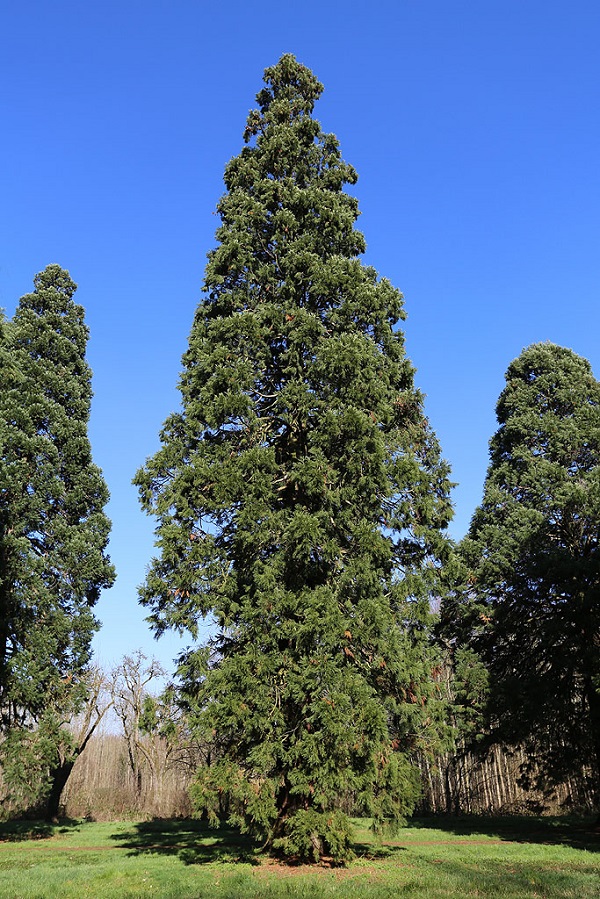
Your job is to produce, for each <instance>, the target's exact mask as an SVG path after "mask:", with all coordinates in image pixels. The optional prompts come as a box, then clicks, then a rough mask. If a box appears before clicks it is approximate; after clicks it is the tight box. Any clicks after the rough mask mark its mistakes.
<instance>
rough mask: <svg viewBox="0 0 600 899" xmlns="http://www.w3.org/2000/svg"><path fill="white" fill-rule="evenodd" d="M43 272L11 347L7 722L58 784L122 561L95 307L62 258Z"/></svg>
mask: <svg viewBox="0 0 600 899" xmlns="http://www.w3.org/2000/svg"><path fill="white" fill-rule="evenodd" d="M34 283H35V290H34V292H33V293H30V294H27V295H26V296H24V297H22V298H21V300H20V302H19V305H18V308H17V311H16V313H15V315H14V318H13V319H12V320H11V321H10V322H8V323H6V324H5V338H4V341H3V346H2V353H3V355H2V368H1V373H0V375H1V379H2V395H1V396H0V406H1V410H2V415H1V425H0V441H1V445H0V501H1V505H0V515H1V517H0V727H1V730H2V732H3V733H4V735H5V739H4V741H3V743H2V749H3V755H4V760H5V765H6V772H9V774H10V773H11V772H12V773H13V774H14V778H15V779H16V780H18V779H19V778H20V779H21V781H23V783H25V782H26V780H27V765H26V764H25V763H26V760H27V755H28V750H29V749H31V753H30V755H31V758H32V759H34V757H35V760H36V764H39V763H40V758H41V757H42V756H43V759H44V761H43V764H42V768H44V767H45V768H46V769H48V768H49V769H50V770H51V777H50V781H48V783H47V784H46V786H47V787H48V788H49V787H50V785H51V783H50V782H51V780H52V778H53V777H54V776H55V775H56V776H58V771H57V770H54V769H56V767H57V765H58V766H60V764H59V758H58V754H57V753H58V749H57V747H58V744H59V743H60V742H61V741H62V742H63V743H64V734H62V733H61V723H62V721H63V719H64V717H65V716H67V717H68V715H69V714H71V713H72V712H73V711H74V710H76V708H77V704H78V701H79V700H80V699H81V697H82V695H83V693H84V691H85V684H84V681H85V678H84V677H83V675H84V673H85V671H86V669H87V666H88V662H89V658H90V642H91V639H92V636H93V634H94V632H95V631H96V629H97V627H98V623H97V621H96V619H95V617H94V614H93V607H94V605H95V603H96V601H97V599H98V597H99V594H100V590H101V589H102V588H103V587H106V586H109V585H110V584H111V583H112V581H113V580H114V571H113V568H112V566H111V565H110V563H109V561H108V559H107V557H106V555H105V548H106V544H107V540H108V533H109V527H110V524H109V521H108V519H107V518H106V516H105V514H104V512H103V507H104V505H105V504H106V502H107V499H108V492H107V489H106V485H105V483H104V480H103V478H102V474H101V472H100V470H99V469H98V468H97V467H96V466H95V465H94V464H93V463H92V459H91V451H90V444H89V440H88V436H87V425H88V418H89V412H90V399H91V372H90V369H89V367H88V365H87V363H86V361H85V349H86V344H87V338H88V330H87V327H86V325H85V323H84V318H83V308H82V307H81V306H79V305H77V304H76V303H75V302H74V300H73V294H74V292H75V289H76V285H75V284H74V283H73V281H72V280H71V278H70V277H69V274H68V272H66V271H64V270H62V269H61V268H60V267H59V266H58V265H50V266H48V267H47V268H46V269H45V270H44V271H43V272H41V274H38V275H37V276H36V278H35V282H34ZM34 744H35V745H34ZM9 756H10V758H9ZM6 772H5V773H6ZM31 786H32V787H34V786H36V785H34V784H31ZM37 786H39V784H38V785H37ZM34 792H35V791H32V795H33V793H34Z"/></svg>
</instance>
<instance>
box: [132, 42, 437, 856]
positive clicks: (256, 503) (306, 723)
mask: <svg viewBox="0 0 600 899" xmlns="http://www.w3.org/2000/svg"><path fill="white" fill-rule="evenodd" d="M264 80H265V87H264V89H263V90H262V91H261V92H260V93H259V94H258V96H257V102H258V109H255V110H253V111H252V112H251V113H250V115H249V117H248V122H247V127H246V130H245V134H244V139H245V144H246V145H245V147H244V148H243V149H242V151H241V153H240V154H239V156H237V157H235V158H234V159H232V161H231V162H230V163H229V164H228V165H227V167H226V170H225V185H226V188H227V192H226V193H225V195H224V196H223V197H222V199H221V201H220V202H219V205H218V213H219V215H220V218H221V226H220V227H219V229H218V231H217V241H218V246H217V248H216V249H214V250H213V251H212V252H211V253H210V254H209V261H208V265H207V268H206V277H205V284H204V298H203V300H202V301H201V303H200V305H199V307H198V309H197V311H196V315H195V319H194V323H193V327H192V331H191V335H190V339H189V349H188V350H187V352H186V354H185V355H184V358H183V366H184V368H183V374H182V376H181V381H180V390H181V398H182V408H181V411H180V412H177V413H175V414H174V415H172V416H171V417H170V418H169V419H168V420H167V422H166V424H165V426H164V429H163V431H162V433H161V441H162V447H161V449H160V450H159V451H158V452H157V454H156V455H155V456H154V457H153V458H152V459H150V460H149V461H148V462H147V464H146V466H145V468H144V469H142V470H141V471H140V472H139V473H138V475H137V477H136V483H137V484H138V486H139V489H140V495H141V501H142V504H143V506H144V508H145V509H146V510H147V511H148V512H150V513H151V514H153V515H155V516H156V517H157V518H158V527H157V547H158V554H157V558H155V559H154V561H153V562H152V565H151V568H150V570H149V573H148V577H147V580H146V583H145V585H144V587H143V588H142V591H141V597H142V602H143V603H144V604H145V605H146V606H147V607H148V608H149V609H150V610H151V613H152V615H151V620H152V622H153V624H154V627H155V628H156V630H157V631H158V632H159V633H160V632H161V631H162V630H164V629H165V628H175V629H177V630H180V631H183V630H185V629H187V630H189V631H190V632H191V634H192V635H194V636H196V635H197V632H198V624H199V621H200V620H201V619H202V618H203V617H204V616H207V615H210V616H212V619H214V622H215V624H216V628H217V634H216V636H215V637H214V639H213V640H212V642H211V644H210V646H209V647H208V648H207V650H206V651H205V652H202V651H198V652H196V653H192V654H191V655H190V656H189V657H188V658H187V659H186V660H185V662H184V665H183V668H182V671H183V674H184V676H185V678H186V686H187V697H188V701H189V702H190V704H191V707H192V709H194V710H195V713H196V715H197V721H198V727H199V728H201V729H203V732H204V733H205V734H206V735H208V736H210V735H213V737H214V742H215V744H216V751H217V756H218V762H217V763H216V764H213V765H211V767H210V768H207V769H205V770H204V771H202V772H200V774H199V777H198V781H197V785H196V789H195V798H196V801H197V804H198V807H199V809H202V810H204V811H206V812H208V814H209V816H212V817H213V819H215V818H216V814H217V809H218V808H220V807H222V805H223V803H222V800H223V797H224V796H227V797H228V801H229V809H230V812H231V820H232V821H234V822H237V823H238V824H241V825H242V826H243V827H246V828H249V829H250V830H252V831H253V832H255V833H257V834H260V835H262V836H263V837H266V838H267V840H268V841H269V842H270V844H271V845H272V846H274V847H275V848H280V849H282V850H283V851H285V852H288V853H290V854H300V855H303V856H309V857H310V856H312V857H318V856H319V855H320V853H321V852H322V851H328V852H330V853H332V854H333V855H334V856H335V857H336V858H338V859H342V858H344V857H345V855H346V854H347V851H348V837H347V826H346V821H345V819H344V817H343V816H342V815H341V813H340V812H339V811H337V809H338V805H339V801H340V798H341V797H345V796H349V795H352V796H354V797H355V798H356V800H357V803H358V805H359V806H360V807H361V808H363V809H364V811H365V812H366V813H368V814H370V815H372V816H374V817H375V818H376V819H377V820H381V819H383V818H385V817H391V818H393V819H398V818H400V817H401V816H402V814H403V813H406V812H407V811H409V810H410V809H411V808H412V807H413V804H414V801H415V797H416V795H417V792H418V786H417V783H416V775H415V772H414V770H413V769H412V767H411V765H410V763H409V756H410V753H411V752H412V751H413V750H414V749H415V747H416V746H417V745H418V744H419V743H420V742H423V741H427V740H430V739H431V740H432V739H433V733H434V730H435V717H436V714H437V710H436V701H435V698H434V695H433V694H434V690H433V688H432V680H431V669H432V665H433V663H432V658H431V652H430V648H429V643H428V633H427V629H428V617H429V598H430V594H431V591H432V590H433V589H434V588H435V583H436V575H437V570H438V567H439V564H440V560H441V558H442V557H443V555H444V553H445V551H446V547H447V544H446V538H445V536H444V529H445V527H446V524H447V522H448V518H449V516H450V514H451V509H450V503H449V499H448V493H449V481H448V470H447V466H446V464H445V463H444V462H443V461H442V460H441V458H440V452H439V447H438V444H437V441H436V439H435V437H434V435H433V434H432V431H431V429H430V426H429V424H428V422H427V420H426V418H425V416H424V413H423V402H422V396H421V395H420V394H419V392H418V391H417V390H416V389H415V386H414V382H413V374H414V372H413V368H412V366H411V364H410V362H409V360H408V359H407V357H406V355H405V350H404V339H403V335H402V332H401V331H399V330H398V329H397V327H396V326H397V324H398V322H399V321H400V320H401V319H403V318H404V312H403V303H402V295H401V294H400V293H399V291H398V290H396V289H395V288H394V287H393V286H392V285H391V284H390V283H389V282H388V281H386V280H385V279H379V278H378V276H377V273H376V272H375V270H374V269H373V268H370V267H366V266H364V265H363V264H362V263H361V262H360V261H359V258H358V257H359V255H360V254H361V253H362V252H363V251H364V247H365V244H364V239H363V237H362V235H361V234H360V233H359V232H358V231H356V230H355V228H354V224H355V221H356V218H357V215H358V211H357V202H356V200H355V199H354V197H352V196H350V195H348V194H347V193H345V192H344V185H346V184H354V183H355V181H356V173H355V171H354V169H353V168H351V166H349V165H347V164H346V163H345V162H344V161H343V160H342V158H341V156H340V152H339V148H338V142H337V140H336V138H335V137H334V136H333V135H331V134H325V133H323V131H322V130H321V127H320V125H319V123H318V122H317V121H316V120H315V119H314V118H313V117H312V111H313V106H314V103H315V101H316V100H317V99H318V97H319V95H320V94H321V91H322V86H321V84H320V83H319V82H318V81H317V79H316V78H315V76H314V75H313V74H312V72H310V71H309V70H308V69H307V68H305V67H304V66H302V65H300V64H299V63H298V62H297V61H296V60H295V58H294V57H293V56H291V55H285V56H283V57H282V58H281V60H280V61H279V62H278V64H277V65H275V66H274V67H272V68H269V69H267V70H266V72H265V79H264Z"/></svg>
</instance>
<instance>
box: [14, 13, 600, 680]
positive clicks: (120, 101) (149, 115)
mask: <svg viewBox="0 0 600 899" xmlns="http://www.w3.org/2000/svg"><path fill="white" fill-rule="evenodd" d="M0 26H1V27H0V85H1V87H0V94H1V97H2V104H1V110H2V113H1V124H2V140H1V141H0V204H1V206H0V208H1V217H0V229H1V231H0V306H3V307H4V308H5V309H6V312H7V313H8V314H9V315H11V314H12V313H13V311H14V308H15V305H16V303H17V301H18V298H19V296H21V295H22V294H24V293H26V292H28V291H29V290H30V289H31V284H32V278H33V276H34V274H35V273H36V272H38V271H40V270H41V269H43V268H44V267H45V266H46V265H47V264H48V263H51V262H58V263H59V264H60V265H62V266H63V267H64V268H67V269H69V271H70V272H71V275H72V277H73V278H74V279H75V281H77V283H78V284H79V290H78V293H77V295H76V296H77V299H78V301H79V302H80V303H82V304H83V305H84V306H85V308H86V311H87V322H88V324H89V326H90V328H91V340H90V344H89V361H90V363H91V365H92V368H93V371H94V392H95V398H94V404H93V410H92V421H91V426H90V434H91V439H92V445H93V451H94V457H95V460H96V462H97V463H98V464H99V465H100V466H101V467H102V468H103V470H104V474H105V477H106V480H107V482H108V484H109V487H110V490H111V494H112V500H111V503H110V507H109V510H108V511H109V514H110V515H111V517H112V520H113V535H112V540H111V549H110V552H111V556H112V558H113V561H114V562H115V564H116V566H117V570H118V580H117V583H116V585H115V586H114V588H113V589H112V590H110V591H107V592H106V593H105V594H104V595H103V597H102V599H101V600H100V603H99V605H98V614H99V616H100V618H101V619H102V620H103V622H104V626H103V629H102V631H101V632H100V634H99V635H98V637H97V639H96V641H95V645H96V647H97V652H98V654H99V658H100V660H101V661H103V662H104V663H105V664H109V663H111V662H112V661H117V660H118V659H119V658H120V657H121V656H122V655H123V654H124V653H125V652H131V651H133V650H135V649H136V648H138V647H143V648H144V649H145V651H146V652H147V653H149V654H154V655H156V656H157V657H158V658H160V659H161V660H162V661H163V663H165V664H167V665H169V663H170V660H171V659H172V657H173V655H174V654H175V652H176V649H177V646H178V645H179V644H178V642H177V641H175V640H171V639H163V640H161V641H159V642H158V643H155V642H154V641H153V640H152V638H151V636H150V633H149V631H148V628H147V625H146V624H145V622H144V614H145V613H144V611H143V610H142V609H141V608H139V607H138V605H137V598H136V586H137V585H138V584H139V583H140V582H141V581H142V580H143V577H144V570H145V566H146V564H147V562H148V560H149V558H150V555H151V553H152V542H153V538H152V530H153V524H152V522H151V521H150V520H149V519H146V518H145V517H144V516H143V515H142V513H141V511H140V509H139V507H138V503H137V496H136V491H135V490H134V488H133V487H132V486H131V478H132V476H133V474H134V472H135V471H136V469H137V468H138V467H139V465H141V464H142V463H143V462H144V460H145V459H146V457H147V456H149V455H151V454H152V453H153V452H154V451H155V450H156V449H157V447H158V431H159V428H160V426H161V424H162V422H163V420H164V419H165V417H166V415H167V414H168V413H169V412H170V411H172V410H173V409H174V408H175V407H176V405H177V403H178V393H177V390H176V383H177V379H178V373H179V370H180V359H181V355H182V353H183V351H184V350H185V348H186V342H187V336H188V333H189V329H190V326H191V322H192V316H193V313H194V309H195V307H196V305H197V303H198V301H199V298H200V286H201V283H202V277H203V270H204V263H205V255H206V253H207V251H208V250H209V249H210V248H211V247H213V246H214V231H215V228H216V226H217V219H216V217H215V216H214V215H213V212H214V209H215V204H216V202H217V200H218V198H219V196H220V195H221V193H222V191H223V183H222V173H223V168H224V166H225V163H226V162H227V161H228V160H229V159H230V158H231V157H232V156H233V155H235V154H237V153H238V152H239V150H240V148H241V146H242V137H241V135H242V131H243V128H244V123H245V118H246V115H247V113H248V110H249V109H250V108H251V107H252V106H253V105H254V97H255V94H256V93H257V91H258V90H259V89H260V87H261V85H262V73H263V70H264V68H265V67H266V66H268V65H272V64H273V63H275V62H276V61H277V59H278V58H279V57H280V55H281V54H282V53H284V52H292V53H294V54H295V55H296V56H297V57H298V59H299V60H300V61H301V62H303V63H304V64H306V65H307V66H309V67H310V68H311V69H313V71H314V72H315V74H316V75H317V76H318V77H319V78H320V80H321V81H322V82H323V83H324V85H325V93H324V95H323V98H322V99H321V101H320V102H319V104H318V105H317V108H316V116H317V118H319V120H320V121H321V122H322V124H323V126H324V128H325V130H326V131H333V132H335V133H336V134H337V136H338V138H339V139H340V142H341V148H342V152H343V155H344V158H345V159H346V160H347V161H348V162H350V163H352V164H353V165H354V166H355V168H356V169H357V171H358V174H359V182H358V185H357V187H356V189H355V190H356V195H357V196H358V199H359V203H360V208H361V211H362V215H361V218H360V220H359V226H360V228H361V230H362V231H363V232H364V234H365V237H366V240H367V244H368V252H367V255H366V261H367V262H369V263H370V264H372V265H374V266H375V267H376V268H377V270H378V271H379V272H380V273H381V275H384V276H386V277H387V278H389V279H390V280H391V281H392V283H393V284H395V285H396V286H397V287H399V288H400V289H401V290H402V291H403V292H404V295H405V299H406V309H407V312H408V320H407V322H406V325H405V333H406V341H407V350H408V354H409V356H410V357H411V359H412V360H413V362H414V364H415V365H416V367H417V383H418V386H419V387H420V388H421V389H422V390H423V391H424V392H425V393H426V394H427V400H426V409H427V413H428V415H429V418H430V420H431V422H432V425H433V427H434V429H435V430H436V432H437V434H438V437H439V439H440V442H441V444H442V449H443V452H444V455H445V456H446V458H447V459H448V460H449V461H450V463H451V465H452V469H453V476H454V479H455V480H456V481H458V484H459V486H458V487H457V489H456V491H455V495H454V500H455V507H456V516H455V521H454V523H453V526H452V534H453V535H454V536H455V537H457V538H458V537H461V536H462V535H463V534H464V532H465V530H466V529H467V527H468V524H469V520H470V517H471V515H472V513H473V510H474V508H475V506H476V505H477V503H478V502H479V500H480V498H481V490H482V485H483V479H484V476H485V471H486V467H487V459H488V449H487V447H488V440H489V438H490V436H491V434H492V433H493V431H494V430H495V415H494V407H495V403H496V400H497V398H498V394H499V392H500V390H501V389H502V386H503V379H504V372H505V370H506V367H507V365H508V363H509V362H510V361H511V360H512V359H513V358H514V357H515V356H517V355H518V354H519V353H520V351H521V350H522V348H523V347H524V346H527V345H528V344H530V343H532V342H534V341H540V340H551V341H554V342H556V343H560V344H562V345H564V346H568V347H571V348H572V349H573V350H575V352H577V353H579V354H581V355H582V356H585V357H586V358H588V359H589V360H590V362H591V364H592V367H593V368H594V369H595V371H596V374H597V375H599V374H600V343H599V340H598V332H599V328H598V325H599V319H600V304H599V299H600V252H599V250H600V246H599V243H600V240H599V238H600V176H599V160H600V146H599V144H600V116H599V114H598V111H599V103H600V96H599V93H600V53H599V51H598V48H599V46H600V3H598V0H573V2H571V3H567V2H556V0H554V2H553V0H483V2H474V0H383V2H378V0H371V2H368V3H363V2H351V0H346V2H331V0H303V2H301V3H298V2H293V3H292V2H289V0H278V2H274V0H263V2H256V3H252V2H248V0H243V2H242V0H222V2H221V3H220V4H217V3H216V2H211V3H209V2H203V0H144V2H141V0H118V2H117V0H104V2H102V3H87V2H82V0H73V2H64V0H52V2H48V0H19V2H13V3H10V4H8V3H7V4H5V7H4V11H3V13H2V17H1V19H0Z"/></svg>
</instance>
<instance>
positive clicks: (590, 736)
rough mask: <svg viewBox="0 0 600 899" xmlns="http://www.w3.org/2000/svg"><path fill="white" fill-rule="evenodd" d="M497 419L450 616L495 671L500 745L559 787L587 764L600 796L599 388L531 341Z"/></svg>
mask: <svg viewBox="0 0 600 899" xmlns="http://www.w3.org/2000/svg"><path fill="white" fill-rule="evenodd" d="M497 415H498V423H499V427H498V430H497V432H496V434H495V435H494V437H493V438H492V441H491V461H490V466H489V469H488V473H487V478H486V482H485V489H484V497H483V502H482V504H481V506H480V507H479V508H478V509H477V510H476V512H475V514H474V516H473V520H472V523H471V527H470V530H469V533H468V535H467V537H466V538H465V540H464V541H463V544H462V547H461V551H462V556H463V559H464V561H465V564H466V566H467V569H468V576H467V578H466V585H465V587H464V589H463V591H462V594H459V595H458V597H455V598H454V599H453V600H451V601H449V603H448V605H447V606H446V609H445V611H444V616H445V617H446V618H447V619H448V620H449V621H451V620H453V621H454V622H455V627H456V622H458V628H457V630H458V634H459V640H460V642H462V644H463V645H465V646H470V648H471V650H473V651H475V652H476V653H477V654H478V657H479V659H480V661H482V662H483V663H484V664H485V667H486V669H487V673H488V678H489V702H488V713H489V719H490V721H489V723H490V726H491V727H492V729H493V733H494V735H495V736H496V737H497V738H498V739H503V740H505V741H507V742H509V743H515V742H525V744H526V746H527V747H528V748H529V750H530V752H531V757H532V761H533V760H535V762H536V764H538V765H541V767H542V769H543V772H544V773H545V775H547V776H549V777H550V778H552V779H554V780H559V781H560V780H562V779H564V778H565V777H566V776H568V774H569V773H571V772H572V771H579V770H580V769H581V765H582V764H584V763H587V764H589V765H591V767H592V769H593V770H594V777H595V778H596V789H598V786H597V785H598V772H599V770H600V692H599V690H598V675H599V672H600V652H599V649H600V607H599V604H598V589H599V587H600V554H599V546H598V540H599V534H600V384H599V383H598V382H597V381H596V380H595V378H594V377H593V375H592V372H591V369H590V366H589V364H588V362H587V361H586V360H584V359H582V358H581V357H579V356H577V355H576V354H575V353H573V352H572V351H571V350H568V349H564V348H562V347H559V346H555V345H553V344H550V343H542V344H534V345H533V346H531V347H529V348H527V349H526V350H524V351H523V352H522V353H521V355H520V356H519V357H518V358H517V359H516V360H515V361H514V362H513V363H512V364H511V365H510V367H509V369H508V371H507V374H506V387H505V389H504V390H503V392H502V394H501V395H500V399H499V401H498V406H497ZM463 661H464V659H463ZM475 668H476V665H475ZM599 795H600V794H599Z"/></svg>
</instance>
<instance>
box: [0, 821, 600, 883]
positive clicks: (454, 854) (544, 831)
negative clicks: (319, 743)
mask: <svg viewBox="0 0 600 899" xmlns="http://www.w3.org/2000/svg"><path fill="white" fill-rule="evenodd" d="M355 824H356V851H357V858H356V860H355V861H354V862H352V863H351V864H350V865H349V866H348V867H347V868H343V869H335V868H333V869H332V868H327V867H319V868H311V867H309V866H301V865H300V866H293V865H282V864H279V863H276V862H274V861H273V860H270V859H268V858H266V857H265V856H264V855H261V853H260V852H258V851H257V850H255V849H254V847H253V846H252V844H251V843H250V842H249V841H247V840H244V839H243V838H241V837H240V836H239V835H238V834H236V833H234V832H233V831H230V830H227V829H222V830H217V831H211V830H209V829H208V828H207V827H206V826H205V825H203V824H201V823H200V822H197V821H170V822H169V821H166V822H165V821H157V822H146V823H140V824H132V823H130V822H127V823H108V824H107V823H93V822H80V821H70V822H65V823H64V824H63V825H60V826H55V827H52V826H47V825H42V824H38V825H35V824H31V823H12V824H3V825H0V841H1V842H0V899H82V897H87V896H89V897H92V896H93V897H94V899H117V897H118V899H122V897H127V899H133V897H139V899H142V897H144V899H146V897H150V896H157V897H161V899H196V897H197V899H212V897H215V899H217V897H218V899H263V897H264V899H283V897H303V899H321V897H324V899H327V897H344V899H346V897H348V899H358V897H372V899H392V897H394V899H395V897H413V899H447V897H460V899H462V897H478V899H481V897H489V899H492V897H493V899H528V897H539V899H541V897H544V899H596V897H598V899H600V834H599V833H598V832H596V831H594V829H593V828H592V826H591V825H590V824H589V823H588V824H586V822H584V821H573V820H566V819H552V818H501V819H498V818H496V819H494V818H457V819H449V818H448V819H431V820H427V821H426V820H420V821H413V822H412V823H411V826H409V827H407V828H404V829H402V830H401V831H399V832H398V833H397V834H396V836H395V837H394V838H393V839H389V840H387V839H386V840H384V841H383V842H382V843H376V842H374V841H373V838H372V835H371V833H370V831H369V829H368V826H367V824H368V822H364V821H356V822H355Z"/></svg>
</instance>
